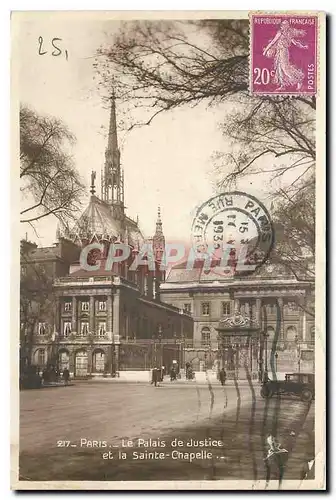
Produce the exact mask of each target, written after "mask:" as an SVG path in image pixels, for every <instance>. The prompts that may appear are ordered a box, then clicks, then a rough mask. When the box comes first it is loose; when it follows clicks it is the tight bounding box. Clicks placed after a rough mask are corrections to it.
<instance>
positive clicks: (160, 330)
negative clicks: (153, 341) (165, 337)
mask: <svg viewBox="0 0 336 500" xmlns="http://www.w3.org/2000/svg"><path fill="white" fill-rule="evenodd" d="M161 340H162V326H161V325H159V334H158V341H159V345H160V370H161V368H162V344H161Z"/></svg>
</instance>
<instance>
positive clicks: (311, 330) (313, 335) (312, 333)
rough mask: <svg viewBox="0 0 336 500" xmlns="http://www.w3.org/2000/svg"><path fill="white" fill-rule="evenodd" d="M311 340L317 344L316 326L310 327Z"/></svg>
mask: <svg viewBox="0 0 336 500" xmlns="http://www.w3.org/2000/svg"><path fill="white" fill-rule="evenodd" d="M310 340H311V341H312V342H315V326H311V327H310Z"/></svg>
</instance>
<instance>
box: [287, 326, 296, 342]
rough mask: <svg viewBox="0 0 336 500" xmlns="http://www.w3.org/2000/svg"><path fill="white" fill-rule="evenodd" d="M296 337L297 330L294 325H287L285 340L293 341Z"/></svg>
mask: <svg viewBox="0 0 336 500" xmlns="http://www.w3.org/2000/svg"><path fill="white" fill-rule="evenodd" d="M296 337H297V330H296V327H295V326H289V327H288V328H287V331H286V340H289V341H290V342H293V341H294V340H295V339H296Z"/></svg>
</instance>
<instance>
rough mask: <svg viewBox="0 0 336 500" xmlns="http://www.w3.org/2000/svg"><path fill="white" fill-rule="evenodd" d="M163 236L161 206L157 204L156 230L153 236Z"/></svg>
mask: <svg viewBox="0 0 336 500" xmlns="http://www.w3.org/2000/svg"><path fill="white" fill-rule="evenodd" d="M157 236H163V231H162V221H161V208H160V206H158V213H157V220H156V230H155V235H154V237H157Z"/></svg>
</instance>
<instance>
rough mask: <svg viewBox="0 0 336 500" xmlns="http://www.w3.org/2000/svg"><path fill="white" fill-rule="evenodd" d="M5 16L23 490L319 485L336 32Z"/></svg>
mask: <svg viewBox="0 0 336 500" xmlns="http://www.w3.org/2000/svg"><path fill="white" fill-rule="evenodd" d="M209 15H211V18H209ZM317 21H318V22H317ZM251 22H252V24H251ZM11 23H12V30H11V34H12V61H11V63H12V64H11V68H12V70H11V71H12V78H11V82H12V92H11V99H12V106H11V109H12V137H13V141H12V146H13V149H12V160H13V161H12V162H11V167H12V168H11V174H12V193H13V197H12V203H13V206H12V228H13V230H12V234H13V243H12V246H13V252H12V253H13V256H14V257H13V270H12V272H13V275H12V280H11V282H12V283H11V284H12V289H11V300H12V302H11V317H12V325H11V342H12V346H11V364H12V371H11V383H12V387H11V389H12V394H13V407H12V418H11V424H12V433H11V436H12V438H11V439H12V443H11V444H12V448H11V450H12V463H11V473H12V479H11V484H12V488H13V489H14V490H43V489H45V490H46V489H48V490H52V489H53V490H61V489H62V490H67V489H69V490H70V489H71V490H83V491H87V490H150V489H152V490H207V489H208V490H212V491H213V490H242V489H243V490H266V489H267V490H279V489H281V490H324V489H325V487H326V480H325V470H326V457H325V453H324V450H325V442H326V437H325V427H324V426H325V422H324V420H325V418H326V416H325V414H326V400H325V399H326V397H325V391H324V383H325V373H326V366H325V339H326V325H325V268H324V266H325V261H324V255H325V252H324V250H325V248H324V244H325V220H324V216H325V210H324V208H325V199H324V196H325V192H326V189H325V168H324V165H323V158H324V155H325V144H324V140H325V128H324V127H325V123H326V120H325V101H324V95H323V92H324V87H323V85H320V83H319V82H320V81H321V79H322V78H324V75H325V54H324V50H323V49H322V47H323V40H324V24H325V20H324V15H323V14H321V13H316V14H314V13H304V12H303V13H302V14H300V15H298V14H295V15H294V14H293V15H291V14H285V13H283V14H277V13H274V15H273V14H272V13H267V14H252V17H251V18H250V17H249V12H229V11H228V12H217V13H214V12H211V14H209V13H205V12H187V13H186V12H180V13H178V12H174V13H171V12H163V11H162V12H161V11H155V12H140V11H139V12H134V13H133V12H132V13H129V12H128V13H127V12H122V11H118V12H117V11H115V12H105V11H104V12H103V11H101V12H84V11H74V12H70V11H69V12H68V11H67V12H52V13H50V12H35V11H31V12H14V13H13V15H12V17H11ZM317 31H319V38H320V42H321V43H319V44H317V36H316V35H317ZM250 42H251V43H250ZM250 46H251V47H252V49H253V50H252V53H251V55H250V54H249V47H250ZM249 61H250V63H251V65H252V66H251V69H250V72H251V77H252V79H251V81H250V80H249ZM317 61H319V64H320V67H319V70H318V71H317V66H316V64H317ZM250 84H251V85H252V87H251V90H252V94H251V93H250V92H249V89H250V87H249V85H250ZM317 90H318V92H317ZM280 94H290V97H288V96H280V97H279V95H280ZM303 95H304V96H303ZM302 96H303V97H302ZM210 108H211V111H209V110H210ZM223 110H224V111H225V113H223ZM316 158H319V161H317V162H316ZM93 165H94V167H93ZM315 234H316V241H315ZM315 290H317V293H316V294H315ZM3 371H4V372H5V371H6V370H3ZM315 387H317V388H318V390H315ZM18 402H19V405H20V407H18V405H17V403H18Z"/></svg>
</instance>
